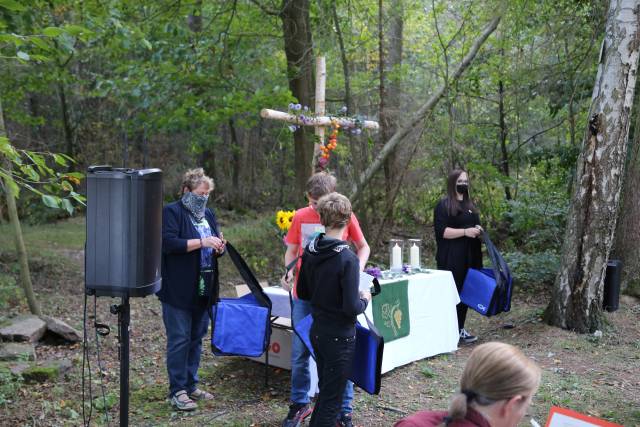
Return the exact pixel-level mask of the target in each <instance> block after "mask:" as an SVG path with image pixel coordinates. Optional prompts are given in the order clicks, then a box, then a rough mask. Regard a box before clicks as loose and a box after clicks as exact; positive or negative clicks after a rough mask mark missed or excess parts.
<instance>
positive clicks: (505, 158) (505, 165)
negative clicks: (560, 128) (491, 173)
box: [498, 80, 511, 200]
mask: <svg viewBox="0 0 640 427" xmlns="http://www.w3.org/2000/svg"><path fill="white" fill-rule="evenodd" d="M498 113H499V115H500V117H499V119H500V135H499V136H500V153H501V155H502V159H501V160H500V171H501V172H502V174H503V175H504V176H505V177H506V178H509V152H508V151H507V123H506V121H505V118H504V117H505V113H504V83H502V80H500V81H499V82H498ZM504 196H505V198H506V199H507V200H511V188H510V187H509V184H505V186H504Z"/></svg>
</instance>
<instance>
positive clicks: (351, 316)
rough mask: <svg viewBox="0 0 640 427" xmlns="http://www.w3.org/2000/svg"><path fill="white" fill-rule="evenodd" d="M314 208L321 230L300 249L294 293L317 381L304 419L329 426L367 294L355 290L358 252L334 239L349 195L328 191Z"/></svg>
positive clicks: (342, 224) (346, 220)
mask: <svg viewBox="0 0 640 427" xmlns="http://www.w3.org/2000/svg"><path fill="white" fill-rule="evenodd" d="M317 211H318V214H319V215H320V222H321V223H322V225H324V226H325V233H321V234H318V235H317V236H316V237H314V238H313V239H312V240H311V242H310V243H309V245H308V246H307V247H306V249H305V251H304V254H303V255H302V267H301V270H300V277H299V279H298V297H299V298H301V299H306V300H310V301H311V313H312V316H313V325H312V326H311V344H312V345H313V350H314V352H315V356H316V363H317V365H318V380H319V387H320V394H319V395H318V399H317V401H316V406H315V408H314V410H313V415H312V417H311V422H310V424H309V425H310V427H318V426H323V427H324V426H327V427H329V426H330V427H334V426H335V424H336V418H337V416H338V413H339V412H340V404H341V399H342V394H343V392H344V388H345V385H346V382H347V377H346V373H347V371H348V370H349V368H350V367H351V363H352V360H353V354H354V351H355V344H356V327H355V323H356V316H357V315H358V314H360V313H362V312H364V310H365V309H366V308H367V304H368V302H369V301H370V300H371V294H370V293H369V292H360V291H359V290H358V283H359V277H360V275H359V272H360V267H359V261H358V257H356V255H355V254H354V253H353V252H351V250H350V249H349V245H348V244H347V242H345V241H343V240H340V238H341V237H342V234H343V232H344V229H345V227H346V226H347V224H348V223H349V219H350V218H351V203H350V202H349V199H347V198H346V197H345V196H343V195H342V194H338V193H329V194H327V195H326V196H323V197H322V198H320V200H319V201H318V207H317Z"/></svg>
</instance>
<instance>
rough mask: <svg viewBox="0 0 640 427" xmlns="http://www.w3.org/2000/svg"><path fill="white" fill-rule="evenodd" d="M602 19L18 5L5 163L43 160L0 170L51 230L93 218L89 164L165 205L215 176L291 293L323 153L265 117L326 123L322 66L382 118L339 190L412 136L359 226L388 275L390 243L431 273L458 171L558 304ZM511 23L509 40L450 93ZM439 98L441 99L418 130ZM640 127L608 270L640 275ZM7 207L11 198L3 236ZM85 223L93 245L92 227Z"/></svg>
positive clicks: (235, 5) (0, 39) (535, 284)
mask: <svg viewBox="0 0 640 427" xmlns="http://www.w3.org/2000/svg"><path fill="white" fill-rule="evenodd" d="M604 3H605V2H601V1H596V0H557V1H556V0H554V1H551V0H538V1H531V0H513V1H497V0H475V1H471V0H459V1H436V0H431V1H427V0H416V1H409V0H388V1H382V0H379V1H367V0H315V1H308V0H297V1H287V0H283V1H271V0H229V1H207V0H187V1H177V0H154V1H146V0H106V1H101V0H88V1H81V0H48V1H44V0H32V1H29V2H27V1H19V0H0V31H1V34H0V49H1V50H0V75H1V79H0V105H1V107H2V110H1V112H2V117H3V118H4V123H5V127H6V133H7V137H8V141H7V142H6V143H4V142H3V144H2V145H0V152H2V153H3V154H6V153H15V152H16V151H15V150H14V148H15V149H17V150H18V151H19V152H20V153H23V154H24V155H25V156H23V160H21V161H19V162H17V163H16V162H14V163H13V165H11V164H10V162H9V163H6V162H5V163H3V165H2V169H1V171H2V172H4V173H7V170H9V166H11V167H12V168H13V173H14V176H15V177H16V182H17V183H18V184H20V188H21V191H20V194H19V197H18V199H17V207H18V214H19V217H20V218H21V220H22V221H23V222H24V223H26V224H29V225H30V226H32V227H33V229H34V230H44V229H47V227H49V226H50V225H51V224H53V223H55V222H56V221H58V220H61V219H64V218H66V217H67V216H68V215H69V212H73V215H75V216H79V217H80V218H82V211H83V207H82V204H81V203H79V202H80V201H81V199H82V197H81V194H82V193H83V191H84V190H83V183H82V182H79V181H78V179H79V178H81V176H80V175H77V174H76V173H74V172H83V171H85V170H86V167H87V166H89V165H93V164H111V165H113V166H118V167H131V168H147V167H158V168H160V169H162V170H163V177H164V189H165V200H166V201H167V202H168V201H172V200H175V199H176V197H177V193H178V186H179V182H180V178H181V175H182V173H183V172H184V171H185V170H186V169H187V168H191V167H195V166H202V167H204V168H205V170H206V172H207V173H208V174H209V175H211V176H212V177H213V178H214V180H215V183H216V188H215V191H214V192H213V193H212V197H211V202H210V206H212V207H214V208H215V209H216V210H217V212H218V216H219V218H220V219H221V221H222V224H223V227H234V226H237V225H239V224H244V225H246V227H244V229H243V230H242V229H241V227H237V228H236V229H235V232H236V235H235V236H234V237H236V238H237V239H238V240H240V241H241V245H240V247H241V252H242V253H243V254H244V255H245V257H246V258H247V261H248V262H249V264H250V265H251V267H252V268H253V270H254V271H255V272H256V274H257V276H259V277H261V278H265V279H269V280H276V278H277V277H278V275H279V274H281V264H282V256H283V253H284V247H283V246H282V243H281V240H280V237H279V235H278V229H277V227H276V224H275V212H276V211H277V210H280V209H285V210H290V209H295V208H296V207H300V206H303V205H304V204H305V199H304V197H303V183H304V181H305V180H306V177H307V176H308V173H309V172H310V165H311V148H309V147H312V144H313V137H312V135H311V132H312V131H311V132H306V131H303V130H295V132H293V131H292V130H291V129H290V128H289V125H288V124H281V123H278V122H273V121H269V120H264V119H262V118H261V117H260V114H259V113H260V110H261V109H262V108H273V109H278V110H283V111H285V110H287V108H288V107H287V106H288V105H289V104H291V103H294V104H295V103H301V104H302V105H303V106H308V107H310V108H311V109H313V85H314V75H313V73H314V68H313V64H314V60H315V57H316V56H318V55H324V56H325V57H326V61H327V83H326V87H327V91H326V93H327V95H326V97H327V107H326V110H327V113H328V114H329V115H333V116H338V115H341V114H346V115H348V116H351V117H359V118H367V119H370V120H377V121H379V122H380V124H381V129H380V131H379V132H370V131H364V132H362V133H360V134H356V133H351V132H348V131H346V130H341V131H340V133H339V135H338V145H337V148H336V149H335V150H334V151H333V152H332V155H331V158H330V161H329V164H328V170H330V171H331V172H332V173H334V174H335V175H336V176H337V177H338V181H339V191H341V192H343V193H345V194H347V195H350V193H352V191H353V188H354V186H355V185H356V184H359V183H360V174H361V173H362V172H363V171H364V170H365V169H367V167H368V166H370V165H371V164H372V163H374V161H375V158H376V156H378V155H379V153H380V152H381V151H382V150H383V147H384V146H385V143H386V142H387V141H388V140H389V139H390V138H391V136H392V135H394V133H395V132H396V131H397V130H398V129H402V128H404V127H407V126H409V128H410V131H409V132H407V133H406V134H405V135H404V136H403V137H402V138H401V140H400V141H399V143H398V144H397V146H396V147H395V150H393V151H392V152H391V153H390V154H389V155H388V156H387V157H386V158H385V159H384V162H383V165H382V167H381V169H380V170H379V171H378V173H376V174H374V175H373V177H372V178H371V179H370V180H369V181H368V182H366V185H365V186H362V187H359V188H358V189H359V194H358V200H357V202H356V205H355V211H356V213H357V214H358V217H359V219H360V222H361V224H362V227H363V229H364V232H365V235H366V236H367V239H368V240H369V243H370V245H371V246H372V262H373V263H374V264H375V263H377V264H379V265H381V266H386V264H387V263H388V256H387V250H386V246H385V243H386V242H387V241H388V239H389V238H391V237H401V238H411V237H419V238H422V239H423V245H424V249H425V251H424V252H425V254H424V256H423V263H424V264H426V266H430V267H434V265H435V262H434V259H433V253H434V250H435V242H434V239H433V229H432V223H433V208H434V206H435V204H436V203H437V201H438V200H439V198H441V197H442V196H443V195H444V192H445V177H446V175H447V173H448V171H449V170H450V169H451V168H453V167H456V166H461V167H464V168H466V169H467V170H468V171H469V173H470V179H471V188H472V196H473V198H474V200H475V201H476V202H477V205H478V207H479V210H480V212H481V218H482V222H483V224H484V226H485V229H487V230H488V232H489V233H490V235H491V237H492V239H493V240H494V242H496V243H497V244H498V245H499V247H500V249H501V250H502V252H503V254H504V255H505V258H506V259H507V261H508V263H509V265H510V267H511V269H512V270H513V273H514V276H515V280H516V284H517V287H518V289H519V290H520V291H524V292H528V293H530V294H531V295H538V296H540V295H542V296H543V297H546V296H548V295H549V293H550V290H551V287H552V285H553V282H554V280H555V279H556V275H557V273H558V270H559V269H560V259H561V250H562V244H563V236H564V230H565V225H566V220H567V213H568V211H569V206H570V201H571V195H572V193H573V191H574V190H575V188H574V186H575V173H576V172H575V171H576V161H577V159H578V156H579V153H580V150H581V144H582V142H583V140H584V138H585V131H586V129H587V123H588V111H589V107H590V104H591V94H592V90H593V87H594V80H595V78H596V71H597V68H598V64H599V62H600V59H601V55H602V50H601V45H602V42H603V38H604V37H605V31H604V30H605V21H606V12H607V5H606V4H604ZM496 16H500V17H501V19H500V23H499V25H498V26H497V29H495V31H493V32H492V34H491V35H490V37H489V38H488V39H487V40H486V42H485V43H484V44H483V45H482V46H481V48H480V50H479V51H478V53H477V55H476V56H475V58H474V59H473V62H472V63H471V64H470V65H469V67H468V68H467V69H466V70H465V72H464V73H463V74H462V75H461V76H460V77H459V78H457V77H452V76H453V72H454V70H455V69H456V67H457V65H458V64H459V63H460V62H461V61H462V60H463V58H464V57H465V55H467V54H468V53H469V52H470V50H471V49H472V47H473V45H474V43H475V42H476V41H477V38H478V36H479V35H480V34H481V33H482V32H483V29H485V28H486V26H487V24H488V23H489V22H491V21H492V20H494V19H495V18H496ZM296 55H297V57H296ZM440 87H443V88H444V95H443V96H442V98H441V99H439V102H438V103H437V104H435V107H434V108H432V109H431V110H429V111H428V112H427V113H426V114H425V115H424V117H422V118H421V120H419V121H418V122H417V124H415V125H412V126H410V123H411V122H412V119H413V117H414V114H415V112H416V111H418V110H419V109H420V107H421V106H423V105H424V104H425V101H426V100H427V99H428V98H429V97H430V96H431V95H432V94H433V93H434V92H435V91H436V89H437V88H440ZM634 104H640V101H639V99H638V97H636V100H635V103H634ZM345 107H346V113H344V108H345ZM637 111H638V110H637V105H634V109H633V112H632V114H631V117H632V119H631V130H630V132H629V138H628V155H627V160H626V165H627V167H626V172H625V173H626V175H625V184H624V187H623V191H622V202H621V206H622V208H621V210H620V212H621V214H620V218H619V221H618V224H619V227H623V228H619V230H622V231H618V232H617V233H616V241H615V244H614V247H613V250H612V255H611V257H612V258H620V259H623V262H624V264H625V265H640V245H639V244H638V242H639V241H640V240H639V239H640V238H639V236H638V231H637V225H636V226H635V227H634V226H633V224H638V221H639V220H640V191H639V186H638V185H635V184H633V183H634V182H640V181H639V177H640V155H639V148H638V147H639V146H640V144H638V140H640V124H639V123H640V114H638V112H637ZM636 130H638V131H636ZM9 143H10V144H11V146H9V145H8V144H9ZM10 147H13V148H10ZM305 147H306V148H305ZM12 150H14V151H12ZM21 150H26V151H21ZM48 153H58V154H56V155H49V154H48ZM33 154H36V156H35V157H34V156H33ZM29 155H31V157H29ZM34 159H35V160H34ZM71 159H72V160H73V161H71ZM3 161H4V160H3ZM42 162H44V163H45V166H46V168H45V167H43V166H42V165H40V164H39V163H42ZM7 165H9V166H7ZM39 168H42V169H39ZM33 172H36V175H35V176H34V175H33ZM47 175H50V177H51V179H44V177H45V176H47ZM43 181H47V182H48V184H47V183H45V184H43ZM7 188H8V187H7V186H5V187H4V190H5V191H7ZM30 189H32V190H33V191H30ZM43 194H44V195H43ZM43 202H44V203H43ZM52 206H53V207H58V208H59V209H51V207H52ZM7 211H8V206H7V202H6V199H2V200H0V222H1V223H4V222H8V214H7ZM634 221H635V222H634ZM70 224H71V225H72V226H74V227H76V228H78V229H79V230H80V231H82V221H79V222H77V221H75V220H74V221H72V222H71V223H70ZM629 224H631V226H629ZM225 234H226V233H225ZM231 236H232V237H233V234H232V235H231ZM227 237H229V235H227ZM4 239H5V238H4V237H3V240H4ZM7 240H8V239H7ZM5 243H7V244H6V245H5V244H2V245H0V249H2V251H3V252H0V255H2V259H1V260H2V265H1V267H2V268H0V304H1V305H2V306H3V307H10V306H12V305H13V304H15V303H16V302H20V301H23V300H22V296H21V294H20V293H19V292H17V291H16V282H17V278H16V276H17V266H16V258H15V256H14V255H11V254H9V252H10V251H11V250H12V249H11V245H9V244H8V242H5ZM8 254H9V255H8ZM634 270H635V271H634ZM623 288H624V289H625V292H626V293H628V294H631V295H636V296H638V295H640V271H639V270H638V269H632V268H625V269H624V270H623ZM37 291H38V289H37V286H36V293H37ZM547 302H548V301H543V303H544V304H546V303H547ZM20 304H23V302H20Z"/></svg>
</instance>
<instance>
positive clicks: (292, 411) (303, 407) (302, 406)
mask: <svg viewBox="0 0 640 427" xmlns="http://www.w3.org/2000/svg"><path fill="white" fill-rule="evenodd" d="M312 411H313V409H312V408H311V406H309V404H308V403H293V404H291V406H289V413H288V414H287V418H285V420H284V421H282V427H299V426H300V425H302V422H303V421H304V419H305V418H307V417H308V416H309V415H311V412H312Z"/></svg>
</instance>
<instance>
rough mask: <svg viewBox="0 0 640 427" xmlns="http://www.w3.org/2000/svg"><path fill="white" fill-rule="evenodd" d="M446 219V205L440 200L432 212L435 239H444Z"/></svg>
mask: <svg viewBox="0 0 640 427" xmlns="http://www.w3.org/2000/svg"><path fill="white" fill-rule="evenodd" d="M448 218H449V213H448V212H447V203H446V202H445V199H442V200H440V202H438V204H437V205H436V207H435V209H434V210H433V228H434V230H435V233H436V239H444V229H445V228H447V222H448Z"/></svg>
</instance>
